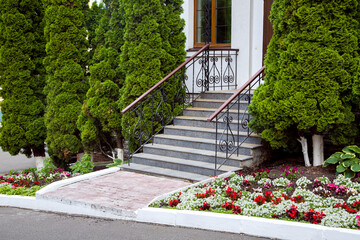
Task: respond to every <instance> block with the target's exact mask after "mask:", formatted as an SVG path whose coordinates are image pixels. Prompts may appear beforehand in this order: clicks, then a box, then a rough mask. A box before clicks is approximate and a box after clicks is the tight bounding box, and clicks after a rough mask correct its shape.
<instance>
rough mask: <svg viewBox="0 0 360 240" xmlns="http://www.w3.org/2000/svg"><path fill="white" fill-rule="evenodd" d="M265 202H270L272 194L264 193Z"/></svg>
mask: <svg viewBox="0 0 360 240" xmlns="http://www.w3.org/2000/svg"><path fill="white" fill-rule="evenodd" d="M264 195H265V201H266V202H271V200H272V198H273V197H274V194H273V193H272V192H270V191H265V194H264Z"/></svg>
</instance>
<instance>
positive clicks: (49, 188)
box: [35, 167, 120, 198]
mask: <svg viewBox="0 0 360 240" xmlns="http://www.w3.org/2000/svg"><path fill="white" fill-rule="evenodd" d="M119 170H120V168H119V167H112V168H107V169H104V170H100V171H96V172H92V173H88V174H84V175H80V176H77V177H72V178H68V179H64V180H61V181H57V182H54V183H51V184H49V185H47V186H46V187H44V188H42V189H40V190H39V191H37V192H36V194H35V195H36V198H41V197H42V195H43V194H45V193H47V192H52V191H55V190H56V189H58V188H60V187H64V186H67V185H70V184H73V183H76V182H81V181H84V180H89V179H92V178H96V177H100V176H103V175H107V174H111V173H115V172H117V171H119Z"/></svg>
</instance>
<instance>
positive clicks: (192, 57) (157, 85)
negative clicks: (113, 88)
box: [121, 44, 210, 114]
mask: <svg viewBox="0 0 360 240" xmlns="http://www.w3.org/2000/svg"><path fill="white" fill-rule="evenodd" d="M209 46H210V44H206V45H205V46H203V47H202V48H201V49H200V50H199V51H197V52H196V53H195V54H194V55H193V56H191V57H190V58H189V59H187V60H186V61H185V62H183V63H182V64H180V66H178V67H177V68H176V69H175V70H173V71H172V72H171V73H169V74H168V75H167V76H166V77H164V78H163V79H162V80H161V81H159V82H158V83H157V84H155V85H154V86H153V87H152V88H150V89H149V90H147V91H146V92H145V93H144V94H142V95H141V96H140V97H138V98H137V99H136V100H135V101H134V102H132V103H131V104H129V105H128V106H127V107H126V108H124V109H123V110H122V111H121V114H125V113H126V112H127V111H129V110H130V109H131V108H133V107H134V106H135V105H137V104H138V103H139V102H141V101H142V100H143V99H144V98H145V97H147V96H148V95H149V94H151V93H152V92H153V91H154V90H155V89H157V88H158V87H159V86H161V85H162V84H163V83H164V82H166V81H167V80H168V79H169V78H171V77H172V76H173V75H174V74H175V73H177V72H178V71H179V70H180V69H182V68H183V67H184V66H186V65H187V64H188V63H189V62H190V61H192V60H193V59H194V58H196V57H197V56H198V55H199V54H200V53H202V52H203V51H205V50H206V49H207V48H209Z"/></svg>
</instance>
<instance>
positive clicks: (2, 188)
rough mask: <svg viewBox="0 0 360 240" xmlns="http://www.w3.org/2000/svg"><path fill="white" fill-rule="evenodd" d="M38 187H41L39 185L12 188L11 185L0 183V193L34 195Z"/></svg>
mask: <svg viewBox="0 0 360 240" xmlns="http://www.w3.org/2000/svg"><path fill="white" fill-rule="evenodd" d="M40 189H41V187H40V186H33V187H31V188H26V187H18V188H13V187H12V186H9V185H6V184H4V185H0V194H5V195H20V196H31V197H35V193H36V192H37V191H39V190H40Z"/></svg>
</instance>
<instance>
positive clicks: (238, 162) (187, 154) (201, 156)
mask: <svg viewBox="0 0 360 240" xmlns="http://www.w3.org/2000/svg"><path fill="white" fill-rule="evenodd" d="M143 152H144V153H148V154H155V155H162V156H167V157H175V158H181V159H188V160H193V161H201V162H208V163H215V151H209V150H201V149H194V148H186V147H179V146H171V145H165V144H147V145H145V146H144V148H143ZM217 159H218V160H217V161H218V162H219V163H222V162H224V161H225V159H226V156H225V153H223V152H218V158H217ZM251 160H252V157H251V156H247V155H236V153H235V154H233V155H232V156H231V157H230V158H229V159H228V160H227V161H226V162H225V163H224V164H225V165H227V166H233V167H242V166H243V165H247V163H244V162H247V161H251Z"/></svg>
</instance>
